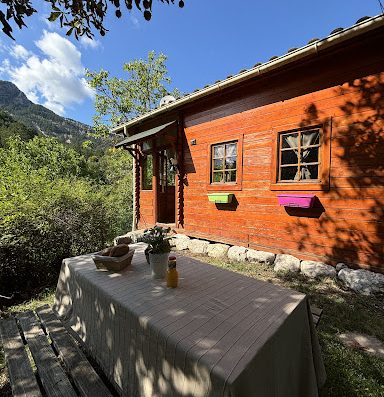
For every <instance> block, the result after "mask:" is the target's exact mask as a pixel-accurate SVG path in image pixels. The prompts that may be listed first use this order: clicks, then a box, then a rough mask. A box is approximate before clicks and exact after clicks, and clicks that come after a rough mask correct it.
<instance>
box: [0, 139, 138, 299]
mask: <svg viewBox="0 0 384 397" xmlns="http://www.w3.org/2000/svg"><path fill="white" fill-rule="evenodd" d="M130 168H131V158H130V156H129V154H128V153H126V152H125V151H120V150H111V149H110V150H108V151H107V152H106V153H105V154H104V155H103V156H100V158H98V157H96V156H94V158H93V159H92V157H89V158H88V159H86V158H85V156H84V155H83V154H81V153H78V152H77V151H76V150H74V149H73V148H71V147H70V146H69V145H67V144H63V143H61V142H59V141H57V140H56V139H54V138H46V137H44V136H39V137H35V138H33V139H32V140H29V141H22V140H21V139H20V137H13V138H12V137H11V138H9V140H8V141H7V145H6V147H3V148H0V293H3V294H4V293H5V294H11V293H12V292H15V291H19V292H30V291H32V290H33V289H36V288H39V287H40V288H41V287H43V286H46V285H47V284H50V283H54V282H55V281H56V279H57V274H58V271H59V268H60V264H61V261H62V259H63V258H65V257H69V256H76V255H80V254H85V253H89V252H94V251H97V250H100V249H102V248H104V246H105V244H106V243H107V242H110V241H111V240H112V239H113V237H115V236H116V235H118V234H122V232H125V231H126V230H127V229H128V228H129V225H130V223H131V219H132V211H131V207H132V198H131V194H130V190H131V186H132V179H131V178H132V175H131V173H130V172H127V170H129V169H130ZM25 297H26V296H25Z"/></svg>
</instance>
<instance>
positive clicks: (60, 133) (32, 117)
mask: <svg viewBox="0 0 384 397" xmlns="http://www.w3.org/2000/svg"><path fill="white" fill-rule="evenodd" d="M0 110H3V111H5V112H6V113H8V114H10V115H11V116H12V117H13V118H14V119H15V120H17V121H19V122H21V123H23V124H25V125H27V126H31V127H32V128H34V129H35V130H36V131H38V132H39V133H40V134H42V135H45V136H53V137H56V138H58V139H60V140H61V141H64V142H67V143H74V142H81V141H84V140H86V139H88V134H89V132H90V131H91V127H90V126H88V125H86V124H84V123H81V122H79V121H76V120H73V119H69V118H66V117H62V116H59V115H58V114H56V113H55V112H53V111H52V110H50V109H47V108H46V107H44V106H43V105H39V104H36V103H33V102H32V101H30V100H29V99H28V98H27V96H26V95H25V94H24V93H23V92H22V91H21V90H19V89H18V88H17V87H16V85H15V84H13V83H12V82H10V81H5V80H0Z"/></svg>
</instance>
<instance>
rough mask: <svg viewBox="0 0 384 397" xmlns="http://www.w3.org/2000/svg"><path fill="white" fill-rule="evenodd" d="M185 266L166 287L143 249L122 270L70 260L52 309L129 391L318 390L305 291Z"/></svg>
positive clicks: (267, 393)
mask: <svg viewBox="0 0 384 397" xmlns="http://www.w3.org/2000/svg"><path fill="white" fill-rule="evenodd" d="M255 266H257V265H255ZM177 267H178V271H179V275H180V280H179V287H178V288H177V289H168V288H166V286H165V282H164V281H161V280H160V281H159V280H154V279H152V277H151V274H150V270H149V266H148V265H147V263H146V261H145V256H144V253H143V246H142V245H137V246H136V252H135V255H134V257H133V260H132V265H131V266H129V267H128V268H127V269H125V270H123V271H121V272H117V273H113V272H106V271H100V270H97V269H96V268H95V265H94V263H93V261H92V259H91V257H90V256H79V257H76V258H69V259H65V260H64V261H63V265H62V268H61V273H60V277H59V281H58V285H57V291H56V298H55V305H54V308H55V310H56V311H57V312H58V314H59V315H60V316H62V318H63V320H64V321H66V322H67V323H68V324H69V325H70V326H71V327H72V328H73V329H74V330H75V331H76V332H77V334H78V335H79V336H80V338H81V339H82V340H83V341H84V343H85V346H86V348H87V349H88V351H89V352H90V353H91V355H92V356H93V357H94V358H95V360H96V361H97V362H98V364H99V365H100V366H101V368H102V370H103V371H104V372H105V374H106V375H107V376H108V377H109V379H110V380H111V381H112V382H113V383H114V385H115V386H117V388H118V390H119V391H120V392H121V394H122V395H124V396H129V397H135V396H145V397H154V396H170V397H177V396H185V397H192V396H196V397H208V396H209V397H213V396H225V397H253V396H255V397H275V396H287V397H288V396H289V397H295V396H302V397H311V396H317V395H318V388H319V387H320V386H321V385H322V384H323V383H324V381H325V371H324V366H323V362H322V358H321V354H320V349H319V344H318V339H317V335H316V331H315V329H314V326H313V323H312V317H311V313H310V310H309V304H308V300H307V298H306V296H305V295H303V294H301V293H299V292H296V291H294V290H290V289H285V288H281V287H279V286H276V285H273V284H271V283H267V282H263V281H259V280H256V279H253V278H249V277H245V276H242V275H240V274H237V273H233V272H230V271H227V270H223V269H219V268H217V267H214V266H211V265H208V264H206V263H202V262H199V261H197V260H195V259H192V258H187V257H183V256H178V257H177Z"/></svg>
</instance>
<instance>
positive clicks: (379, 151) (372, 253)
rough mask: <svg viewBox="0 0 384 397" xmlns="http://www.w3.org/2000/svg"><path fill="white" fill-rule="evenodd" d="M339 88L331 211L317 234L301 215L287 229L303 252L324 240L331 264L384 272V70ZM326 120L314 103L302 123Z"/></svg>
mask: <svg viewBox="0 0 384 397" xmlns="http://www.w3.org/2000/svg"><path fill="white" fill-rule="evenodd" d="M335 90H336V91H337V92H336V93H335V94H336V95H340V94H345V98H347V100H346V101H345V103H344V104H343V105H341V106H340V107H339V112H337V113H339V114H337V115H335V117H334V118H333V119H332V137H331V153H332V154H331V169H330V177H331V179H330V190H329V192H327V193H326V195H325V198H324V201H325V200H326V204H324V206H325V209H326V211H325V213H324V214H323V215H322V216H321V217H320V218H319V221H318V224H317V228H318V230H316V231H315V233H314V231H312V230H311V226H309V225H308V224H307V223H305V222H303V221H302V220H301V219H300V218H298V219H297V220H296V221H295V223H294V224H293V225H292V226H290V227H288V229H287V231H288V233H295V234H297V233H298V232H299V233H300V237H301V242H300V243H299V247H298V248H299V249H300V250H306V251H309V252H310V251H311V247H313V246H317V247H319V246H321V245H323V244H324V245H323V248H324V251H325V253H324V256H325V257H326V259H327V260H328V261H330V262H333V263H335V262H336V261H342V262H345V263H348V264H350V265H355V266H356V265H358V264H360V265H363V266H364V267H366V268H368V269H371V270H380V271H384V267H383V266H384V259H383V258H384V73H381V74H376V75H372V76H369V77H366V78H361V79H358V80H354V81H349V82H348V83H345V84H343V86H342V87H339V88H337V89H335ZM340 90H341V92H340ZM335 113H336V112H335ZM327 118H328V117H326V116H325V115H324V114H322V112H321V111H318V109H317V107H316V105H315V104H311V105H310V106H309V107H308V108H307V111H306V117H305V118H304V119H303V120H302V122H301V126H302V127H305V126H309V125H313V124H316V123H319V121H320V122H322V123H325V122H326V121H327ZM296 216H297V215H296ZM319 235H321V238H319ZM329 241H331V242H332V243H331V246H330V247H329V245H330V244H329ZM322 242H323V243H322Z"/></svg>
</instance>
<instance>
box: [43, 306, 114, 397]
mask: <svg viewBox="0 0 384 397" xmlns="http://www.w3.org/2000/svg"><path fill="white" fill-rule="evenodd" d="M36 313H37V315H38V316H39V318H40V320H41V322H42V324H43V326H44V327H45V329H46V330H47V332H48V334H49V336H50V338H51V340H52V342H53V344H54V346H55V348H56V350H57V351H58V352H59V354H60V356H61V358H62V359H63V361H64V364H65V366H66V368H67V369H68V371H69V373H70V375H71V377H72V380H73V382H74V383H75V384H76V386H77V388H78V389H79V392H80V394H81V395H82V396H89V397H98V396H99V397H112V394H111V393H110V392H109V390H108V389H107V387H106V386H105V384H104V383H103V381H102V380H101V379H100V377H99V375H97V373H96V371H95V370H94V369H93V367H92V366H91V365H90V363H89V362H88V360H87V358H86V357H85V355H84V354H83V352H82V351H81V350H80V349H79V347H78V346H77V345H76V343H75V342H74V340H73V339H72V338H71V336H70V335H69V334H68V332H67V331H66V329H65V328H64V326H63V324H62V323H61V321H60V320H59V319H58V318H57V317H56V316H55V314H54V313H53V311H52V309H51V308H50V307H49V306H48V305H44V306H42V307H39V308H38V309H36Z"/></svg>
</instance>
